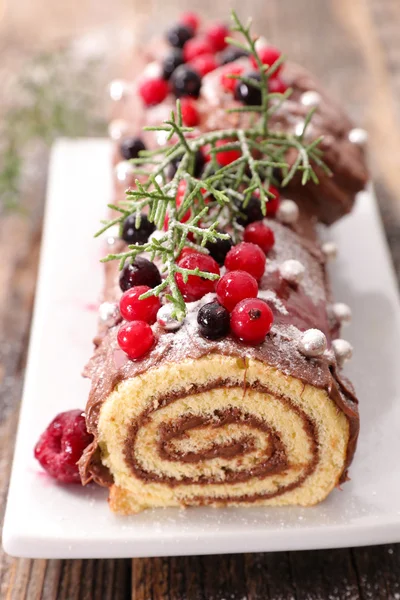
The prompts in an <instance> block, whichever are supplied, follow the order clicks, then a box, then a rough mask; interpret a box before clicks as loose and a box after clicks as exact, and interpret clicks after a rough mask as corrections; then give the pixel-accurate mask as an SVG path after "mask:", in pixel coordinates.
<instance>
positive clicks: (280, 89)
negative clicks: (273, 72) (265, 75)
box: [268, 77, 288, 94]
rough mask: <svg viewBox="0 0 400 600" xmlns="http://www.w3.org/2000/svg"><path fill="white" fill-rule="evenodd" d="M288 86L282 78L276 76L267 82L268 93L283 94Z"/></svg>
mask: <svg viewBox="0 0 400 600" xmlns="http://www.w3.org/2000/svg"><path fill="white" fill-rule="evenodd" d="M287 89H288V86H287V85H286V83H285V82H284V81H282V79H280V78H279V77H276V78H274V79H270V81H269V82H268V91H269V93H270V94H284V93H285V92H286V90H287Z"/></svg>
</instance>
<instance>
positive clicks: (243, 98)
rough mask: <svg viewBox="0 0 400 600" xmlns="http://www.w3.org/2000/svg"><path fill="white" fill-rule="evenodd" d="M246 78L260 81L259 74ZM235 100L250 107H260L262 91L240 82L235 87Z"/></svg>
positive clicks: (250, 74)
mask: <svg viewBox="0 0 400 600" xmlns="http://www.w3.org/2000/svg"><path fill="white" fill-rule="evenodd" d="M246 77H247V78H248V79H254V80H255V81H260V74H259V73H249V74H248V75H247V74H246ZM235 99H236V100H239V101H240V102H243V104H247V105H248V106H250V105H251V106H258V105H259V104H261V103H262V96H261V90H259V89H258V88H255V87H253V86H252V85H249V84H248V83H245V82H244V81H240V80H239V81H238V82H237V84H236V87H235Z"/></svg>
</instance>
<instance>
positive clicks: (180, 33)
mask: <svg viewBox="0 0 400 600" xmlns="http://www.w3.org/2000/svg"><path fill="white" fill-rule="evenodd" d="M193 36H194V31H193V29H192V28H191V27H189V26H188V25H179V24H178V25H174V26H173V27H171V28H170V29H169V30H168V31H167V40H168V41H169V43H170V44H171V46H174V47H175V48H183V46H184V45H185V44H186V42H187V41H188V40H190V38H192V37H193Z"/></svg>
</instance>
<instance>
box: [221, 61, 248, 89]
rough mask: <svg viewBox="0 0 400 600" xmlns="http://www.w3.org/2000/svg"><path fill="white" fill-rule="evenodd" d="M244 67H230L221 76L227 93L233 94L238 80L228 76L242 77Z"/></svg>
mask: <svg viewBox="0 0 400 600" xmlns="http://www.w3.org/2000/svg"><path fill="white" fill-rule="evenodd" d="M243 71H244V67H242V66H240V65H228V68H227V69H226V70H225V71H223V73H222V75H221V85H222V87H223V88H224V90H225V91H226V92H230V93H231V94H233V92H234V91H235V87H236V83H237V79H232V78H231V77H228V75H241V74H242V73H243Z"/></svg>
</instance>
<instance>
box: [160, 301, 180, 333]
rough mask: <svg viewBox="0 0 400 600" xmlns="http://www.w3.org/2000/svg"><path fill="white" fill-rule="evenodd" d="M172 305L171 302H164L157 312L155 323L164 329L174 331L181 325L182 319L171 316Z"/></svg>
mask: <svg viewBox="0 0 400 600" xmlns="http://www.w3.org/2000/svg"><path fill="white" fill-rule="evenodd" d="M173 310H174V307H173V305H172V304H171V303H169V304H164V305H163V306H162V307H161V308H160V309H159V310H158V313H157V323H158V324H159V326H160V327H162V328H163V329H165V331H176V330H177V329H179V328H180V327H182V324H183V321H179V320H178V319H176V318H175V317H173V316H172V313H173Z"/></svg>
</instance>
